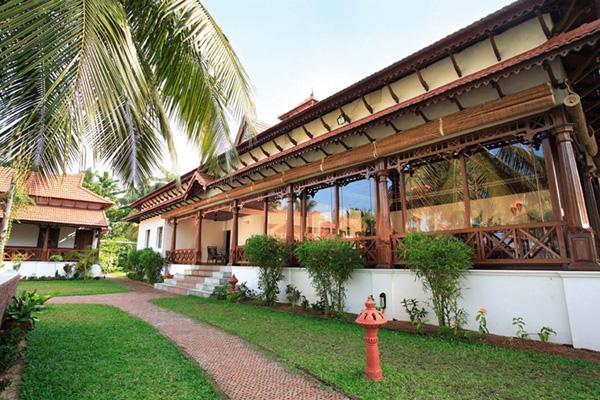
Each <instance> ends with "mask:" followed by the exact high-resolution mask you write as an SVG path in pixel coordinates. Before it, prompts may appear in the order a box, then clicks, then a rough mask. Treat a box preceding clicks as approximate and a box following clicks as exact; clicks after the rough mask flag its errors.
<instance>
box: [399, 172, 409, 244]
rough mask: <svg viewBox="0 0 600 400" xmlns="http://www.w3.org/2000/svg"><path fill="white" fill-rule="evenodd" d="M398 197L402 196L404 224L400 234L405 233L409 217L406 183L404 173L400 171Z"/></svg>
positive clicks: (401, 204)
mask: <svg viewBox="0 0 600 400" xmlns="http://www.w3.org/2000/svg"><path fill="white" fill-rule="evenodd" d="M398 195H399V196H400V206H401V207H402V224H401V226H400V227H399V229H400V233H405V232H406V219H407V217H408V211H407V208H406V181H405V180H404V173H403V172H402V171H400V170H398Z"/></svg>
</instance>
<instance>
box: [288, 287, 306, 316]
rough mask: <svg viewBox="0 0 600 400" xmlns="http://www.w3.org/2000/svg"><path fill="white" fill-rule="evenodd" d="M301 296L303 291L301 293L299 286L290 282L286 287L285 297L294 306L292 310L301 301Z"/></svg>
mask: <svg viewBox="0 0 600 400" xmlns="http://www.w3.org/2000/svg"><path fill="white" fill-rule="evenodd" d="M300 297H302V293H300V291H299V290H298V288H296V286H294V285H292V284H288V285H287V286H286V287H285V298H286V299H287V301H288V302H289V303H290V305H291V306H292V310H293V309H294V307H295V306H296V304H298V302H299V301H300Z"/></svg>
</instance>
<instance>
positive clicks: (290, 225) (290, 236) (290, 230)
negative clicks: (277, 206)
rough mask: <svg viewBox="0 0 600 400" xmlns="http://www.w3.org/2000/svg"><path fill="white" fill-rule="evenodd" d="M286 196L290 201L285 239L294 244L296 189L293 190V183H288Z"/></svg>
mask: <svg viewBox="0 0 600 400" xmlns="http://www.w3.org/2000/svg"><path fill="white" fill-rule="evenodd" d="M286 198H287V202H288V208H287V229H286V232H285V239H286V241H287V243H288V244H292V243H294V191H293V190H292V185H288V188H287V194H286Z"/></svg>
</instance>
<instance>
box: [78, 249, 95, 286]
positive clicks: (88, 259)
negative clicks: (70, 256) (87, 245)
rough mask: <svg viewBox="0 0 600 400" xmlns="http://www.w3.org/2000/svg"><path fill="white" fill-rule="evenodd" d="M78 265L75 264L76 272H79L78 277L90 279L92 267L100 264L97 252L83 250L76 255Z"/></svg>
mask: <svg viewBox="0 0 600 400" xmlns="http://www.w3.org/2000/svg"><path fill="white" fill-rule="evenodd" d="M75 257H76V258H77V263H76V264H75V270H76V271H77V272H78V276H81V277H83V279H88V278H89V277H90V267H91V266H92V265H94V264H96V263H97V262H98V254H97V253H96V251H95V250H92V249H89V250H83V251H80V252H76V253H75Z"/></svg>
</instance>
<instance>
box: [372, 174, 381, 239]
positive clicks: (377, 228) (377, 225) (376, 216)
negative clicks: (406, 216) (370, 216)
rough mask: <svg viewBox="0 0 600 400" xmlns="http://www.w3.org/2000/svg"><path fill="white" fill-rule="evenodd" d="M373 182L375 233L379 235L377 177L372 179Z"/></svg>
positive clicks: (379, 218)
mask: <svg viewBox="0 0 600 400" xmlns="http://www.w3.org/2000/svg"><path fill="white" fill-rule="evenodd" d="M373 182H374V183H375V234H377V235H379V231H380V230H381V229H380V226H379V225H380V223H381V216H380V215H379V210H380V208H379V183H378V181H377V177H375V178H374V179H373Z"/></svg>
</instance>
